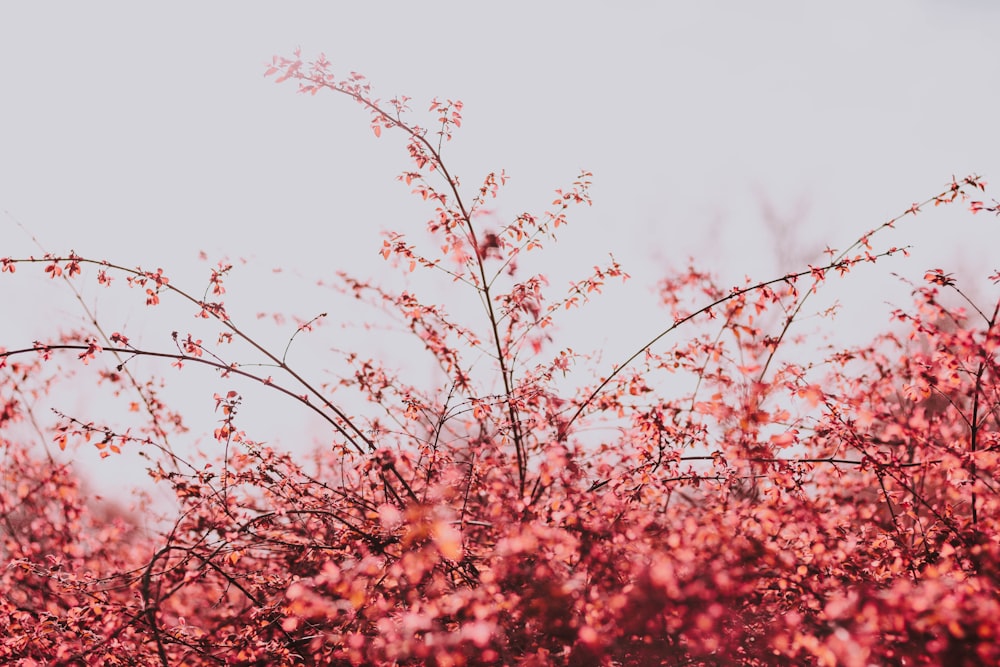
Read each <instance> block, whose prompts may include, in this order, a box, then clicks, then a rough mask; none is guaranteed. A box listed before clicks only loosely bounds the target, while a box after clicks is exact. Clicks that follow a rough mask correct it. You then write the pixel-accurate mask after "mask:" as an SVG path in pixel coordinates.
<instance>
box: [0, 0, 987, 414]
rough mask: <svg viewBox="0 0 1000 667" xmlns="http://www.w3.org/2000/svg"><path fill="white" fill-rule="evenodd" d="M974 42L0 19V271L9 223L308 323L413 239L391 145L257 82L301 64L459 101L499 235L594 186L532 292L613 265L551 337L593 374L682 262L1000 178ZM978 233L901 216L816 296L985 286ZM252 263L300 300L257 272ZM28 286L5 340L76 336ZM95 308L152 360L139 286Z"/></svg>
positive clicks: (360, 21)
mask: <svg viewBox="0 0 1000 667" xmlns="http://www.w3.org/2000/svg"><path fill="white" fill-rule="evenodd" d="M998 27H1000V5H997V4H996V3H993V2H989V1H978V2H977V1H974V0H964V1H961V2H945V1H944V0H938V1H934V0H915V1H910V2H903V1H898V0H897V1H893V2H877V3H873V2H859V1H853V0H852V1H849V2H839V3H823V4H816V3H802V2H794V1H783V2H756V3H745V2H712V3H690V2H686V3H680V2H655V3H654V2H641V3H640V2H628V3H599V2H546V3H538V2H532V3H528V2H505V3H490V4H487V3H470V2H418V3H417V2H410V3H394V2H389V3H380V4H378V5H372V4H371V3H362V2H355V3H340V2H338V3H317V2H311V3H310V2H303V3H267V4H265V3H260V2H249V3H244V2H239V3H237V2H215V3H191V2H174V3H163V4H158V5H155V6H150V5H148V4H145V3H125V2H119V3H109V2H97V3H86V4H82V3H70V2H55V3H4V4H3V5H0V85H2V88H0V90H2V98H0V99H2V106H0V109H2V112H0V256H23V255H26V254H38V250H37V248H36V247H35V246H34V245H33V244H32V242H31V239H30V238H29V237H28V236H27V235H26V234H25V233H24V232H23V231H22V230H21V229H20V228H19V227H18V225H17V224H16V221H19V222H20V223H21V224H23V225H24V227H26V228H27V229H28V230H29V231H30V232H31V233H32V234H34V235H35V236H36V237H37V239H38V241H39V242H40V243H42V244H43V245H44V246H45V247H46V248H47V249H49V250H51V251H52V252H58V253H64V252H67V251H69V250H70V249H73V250H75V251H76V252H77V253H78V254H81V255H86V256H93V257H98V258H107V259H109V260H113V261H117V262H121V263H124V264H127V265H136V264H142V265H144V266H145V267H147V268H155V267H157V266H162V267H163V268H164V270H165V272H166V273H167V274H168V275H171V276H174V279H175V281H179V282H185V281H186V283H185V284H186V285H187V286H189V287H191V289H192V290H194V291H200V289H199V288H200V287H201V286H202V285H203V280H204V276H205V274H206V266H205V265H204V264H203V263H200V262H198V261H197V260H196V258H197V255H198V253H199V251H202V250H203V251H205V252H206V253H207V254H208V255H209V256H210V257H211V258H213V260H214V259H217V258H219V257H222V256H223V255H226V256H229V257H231V258H240V257H242V258H246V259H248V260H251V263H250V264H249V265H248V266H247V267H245V268H241V269H240V271H241V272H242V273H240V277H239V278H234V281H235V282H234V284H235V285H236V287H234V289H233V290H232V291H231V293H230V294H229V295H228V296H229V298H230V311H231V312H233V311H234V309H235V311H236V312H237V313H244V314H245V315H246V317H245V319H246V320H247V321H250V322H252V321H253V317H252V315H253V314H254V313H256V312H258V311H274V310H286V311H291V312H292V313H293V314H298V315H303V316H306V317H309V316H311V315H314V314H316V313H318V312H321V311H324V310H330V309H331V308H332V307H333V306H332V305H331V302H330V299H331V298H332V297H331V295H330V294H329V293H328V292H309V291H308V290H307V289H306V286H307V285H308V284H309V283H310V282H311V281H315V280H317V279H323V278H324V277H329V276H330V275H331V273H332V271H333V270H336V269H341V268H343V269H347V270H350V271H352V272H355V273H357V274H359V275H362V276H374V277H379V276H383V275H385V274H386V272H387V271H388V268H387V266H386V265H385V263H384V262H382V261H381V259H380V258H379V256H378V254H377V253H378V250H379V248H380V247H381V240H380V236H379V234H380V232H381V231H382V230H385V229H397V230H401V231H406V230H410V231H411V232H413V233H417V230H418V229H420V227H421V226H422V224H423V220H424V218H425V216H426V209H425V208H423V207H422V205H421V204H420V202H419V201H417V200H416V199H415V198H413V197H412V196H411V195H409V194H408V193H407V189H406V188H405V187H403V186H402V185H400V184H399V183H396V182H395V181H394V177H395V175H396V174H397V173H398V172H399V171H401V170H402V169H403V168H404V167H406V166H407V165H406V159H405V149H404V142H403V140H402V138H401V137H400V136H395V135H393V134H391V133H385V134H383V136H382V138H381V139H378V140H377V139H375V137H374V136H373V135H372V133H371V132H370V131H369V129H368V127H367V116H366V115H365V114H364V113H363V111H362V110H361V109H360V108H358V107H356V105H354V104H353V103H351V102H350V101H349V100H347V99H343V98H337V97H336V96H333V95H319V96H317V97H315V98H312V97H305V96H301V95H297V94H296V93H295V90H294V84H289V83H286V84H283V85H275V84H274V83H273V82H272V81H271V80H270V79H264V78H263V72H264V69H265V68H266V66H267V64H268V62H269V61H270V59H271V56H272V55H275V54H279V55H288V54H290V53H291V52H292V50H293V49H294V48H295V47H297V46H298V47H301V48H302V51H303V54H304V56H306V57H311V56H314V55H316V54H318V53H320V52H324V53H325V54H326V55H327V57H328V58H329V59H330V60H331V61H332V62H333V63H334V67H335V69H336V70H337V71H339V72H341V73H347V72H349V71H351V70H356V71H358V72H361V73H363V74H365V75H366V76H367V77H368V78H369V79H370V80H371V82H372V83H373V85H374V87H375V91H376V94H377V95H379V96H381V97H383V98H385V99H388V98H390V97H393V96H395V95H398V94H404V95H408V96H410V97H412V98H413V100H414V105H413V106H414V108H415V109H416V110H417V111H418V112H422V111H423V110H424V109H425V108H426V106H425V105H426V103H427V101H429V100H430V99H431V98H433V97H441V98H452V99H461V100H462V101H463V102H464V103H465V109H464V116H465V122H464V125H463V127H462V128H461V130H460V132H459V133H458V134H457V136H456V139H455V140H454V141H453V142H452V143H451V145H450V146H448V148H447V152H446V153H445V157H446V159H449V160H450V161H451V166H452V169H453V171H454V172H457V173H458V174H459V175H460V176H462V178H463V183H465V184H466V185H468V186H469V187H470V188H471V187H474V184H475V183H476V182H477V181H478V180H479V179H480V178H481V177H482V176H483V175H485V174H486V173H488V172H489V171H494V170H499V169H501V168H503V169H505V170H506V171H507V173H508V174H509V175H510V176H511V181H510V184H509V187H508V188H507V189H506V191H505V192H504V194H503V195H502V197H501V199H500V200H499V201H498V202H497V204H496V209H497V215H498V216H499V218H498V219H503V220H507V219H510V218H511V217H512V216H513V215H516V214H517V213H519V212H521V211H524V210H527V211H533V212H541V211H543V210H544V208H545V206H546V205H547V204H548V202H549V201H550V199H551V192H552V190H553V189H554V188H557V187H562V186H564V185H567V184H568V183H570V182H571V181H572V180H573V179H574V178H575V176H576V174H577V173H578V172H579V171H580V170H581V169H588V170H590V171H592V172H593V173H594V182H595V184H594V188H593V197H594V200H595V203H594V206H593V207H592V208H590V209H587V210H585V211H578V212H576V213H575V215H574V216H573V217H571V226H570V227H569V228H568V229H567V230H566V231H565V232H563V233H562V234H561V236H560V239H561V243H560V244H559V246H558V248H557V249H556V250H555V251H554V252H553V254H552V255H551V256H550V257H551V259H550V262H551V263H550V265H549V266H550V273H551V274H552V280H553V285H554V286H555V287H554V288H553V290H552V291H553V294H558V293H559V292H560V289H558V288H559V287H560V286H563V285H565V284H566V281H567V280H569V279H572V278H579V277H581V276H582V274H584V273H585V272H586V271H587V270H588V269H589V268H590V267H591V266H592V265H593V264H595V263H600V262H603V261H604V259H605V258H606V256H607V252H609V251H612V252H614V254H615V256H616V258H617V259H618V260H619V261H620V262H622V264H623V265H624V267H625V269H626V270H628V271H630V273H632V275H633V280H632V281H631V282H630V283H629V285H628V287H627V288H626V289H621V290H617V291H614V292H613V294H612V295H610V298H609V299H608V300H607V302H606V303H605V305H603V306H601V308H605V309H606V310H599V311H596V315H591V316H590V317H591V319H588V320H586V321H585V322H583V323H581V322H579V321H577V322H576V323H575V324H572V323H571V325H569V326H567V328H566V335H567V336H568V337H569V338H568V340H571V341H572V344H573V345H574V346H576V347H578V346H580V345H584V346H586V345H589V346H590V347H599V348H603V349H604V350H605V357H606V362H607V364H608V365H610V364H612V363H614V362H615V361H620V360H621V359H622V358H623V356H627V354H628V353H629V352H631V351H633V350H634V349H636V348H637V347H638V346H640V345H642V344H643V343H645V342H646V341H647V340H648V339H649V338H651V337H652V336H653V335H655V334H656V333H657V332H658V331H659V330H660V329H662V328H663V326H662V325H663V323H664V322H663V318H662V317H661V314H660V313H658V312H656V311H655V309H654V305H655V302H654V300H653V297H652V293H651V288H652V287H653V286H654V285H655V282H656V280H657V278H658V277H659V276H660V275H661V273H662V269H663V268H664V267H666V266H670V265H677V264H679V263H682V262H685V261H686V258H687V256H689V255H694V256H695V257H696V262H697V264H698V265H699V266H701V267H703V268H706V269H710V270H713V271H716V272H718V273H719V274H720V275H721V276H722V277H723V282H725V283H729V284H735V283H736V282H738V281H740V280H741V279H742V277H743V276H744V275H746V274H749V275H752V276H753V277H755V278H759V279H766V278H770V277H775V276H777V275H779V274H780V272H781V271H782V270H791V269H795V268H800V267H801V266H802V264H803V263H804V262H808V261H818V258H817V257H816V256H815V255H812V254H811V253H812V252H814V251H815V250H817V249H819V248H822V247H823V246H825V245H830V246H834V247H838V248H842V247H844V246H846V245H847V244H849V243H850V242H851V241H853V240H854V239H855V238H857V236H858V235H859V234H860V233H861V232H863V231H865V230H866V229H869V228H871V227H875V226H877V225H878V224H880V223H881V222H883V221H884V220H886V219H888V218H890V217H892V216H894V215H896V214H897V213H899V212H901V211H902V210H904V209H905V208H907V207H908V206H909V205H910V204H911V203H912V202H914V201H917V200H920V199H923V198H925V197H927V196H929V195H933V194H935V193H936V192H938V191H939V190H941V189H942V187H943V186H944V184H945V183H946V182H947V181H948V180H949V179H950V177H951V175H952V174H954V175H956V176H959V177H961V176H964V175H966V174H968V173H973V172H974V173H979V174H982V175H984V176H985V177H986V180H987V181H988V182H992V181H997V185H998V186H1000V180H998V179H1000V131H998V129H997V125H996V124H997V121H996V119H997V118H1000V87H998V85H997V82H998V81H1000V40H998V39H997V38H996V34H997V28H998ZM998 191H1000V190H998V189H996V188H994V189H992V190H991V192H990V193H987V194H988V195H989V194H992V195H993V196H997V194H996V193H997V192H998ZM769 221H770V222H769ZM769 224H770V226H769ZM776 225H777V227H776ZM998 227H1000V221H998V220H997V219H996V218H994V217H990V216H984V215H980V216H976V217H972V216H971V215H969V214H968V213H967V212H965V211H964V210H963V209H961V208H958V207H955V208H950V209H947V210H936V211H931V212H928V213H927V214H926V215H923V216H921V217H919V218H915V219H911V220H908V221H907V222H906V224H905V225H903V226H901V227H900V229H899V230H898V231H896V232H895V234H894V235H893V236H887V237H885V238H884V242H885V244H886V245H903V244H907V243H913V244H915V245H916V248H915V249H914V252H913V257H911V258H910V259H909V260H890V261H889V262H886V263H885V264H884V265H880V266H879V267H877V268H873V269H872V270H871V271H868V272H865V273H863V274H861V275H859V276H856V277H852V278H851V279H848V280H846V281H844V282H843V283H839V284H837V283H836V282H834V283H831V285H830V286H828V287H827V289H828V290H831V292H830V296H831V298H834V297H835V298H838V299H840V300H841V301H842V302H844V304H845V313H844V315H842V318H843V319H842V320H841V321H840V322H839V324H838V325H837V326H838V327H842V328H843V330H844V331H847V330H848V329H851V330H853V329H855V328H857V327H864V326H867V325H869V324H871V323H873V322H874V323H875V325H876V326H878V325H880V324H881V323H882V322H885V321H886V315H887V313H888V307H887V306H884V305H883V302H884V301H887V300H889V301H892V302H893V303H896V304H897V305H907V303H908V302H907V296H906V295H907V292H908V289H907V288H905V287H902V286H901V285H900V283H898V281H896V280H895V279H892V278H891V277H889V274H890V272H893V271H895V272H898V273H900V274H903V275H905V276H908V277H910V278H913V279H919V277H920V276H921V275H922V274H923V272H924V271H925V270H926V269H928V268H935V267H941V268H943V269H945V270H949V271H956V272H957V273H958V274H959V275H960V276H962V277H963V278H967V279H968V280H969V281H970V282H969V283H967V285H968V286H969V289H970V291H972V292H977V291H978V292H982V293H985V294H991V292H990V291H989V289H990V286H989V284H988V282H987V281H986V280H985V276H986V275H988V274H989V273H990V272H992V270H994V269H996V268H1000V267H998V266H997V264H1000V262H998V261H997V257H998V253H997V250H996V248H998V247H1000V245H998V242H1000V233H998ZM776 228H779V229H780V230H781V231H780V232H778V233H777V234H776V233H775V232H774V231H773V230H774V229H776ZM768 229H771V230H772V231H770V232H769V231H768ZM776 236H777V239H776ZM275 267H282V268H284V269H285V270H286V271H289V272H291V273H293V274H297V275H299V276H301V278H298V280H299V281H300V282H298V283H275V282H271V281H272V274H271V273H270V270H271V269H272V268H275ZM29 273H31V271H30V269H28V267H24V268H22V270H21V271H19V272H18V274H17V278H16V279H11V278H10V277H9V276H5V277H4V278H3V280H2V282H0V307H2V308H3V311H4V314H3V315H2V316H0V346H5V347H8V348H10V347H14V346H15V345H18V344H23V343H24V342H30V341H31V340H32V339H33V338H37V337H40V336H43V335H45V334H46V332H47V331H49V332H51V329H52V327H53V326H55V325H56V323H66V322H68V323H70V324H73V323H74V322H75V321H79V318H80V313H79V312H78V311H77V310H75V306H74V305H73V304H72V302H71V301H67V300H65V298H63V300H62V301H59V300H58V299H59V297H58V296H57V295H56V294H55V292H57V291H58V290H54V289H52V288H51V286H45V285H42V282H43V281H42V280H41V279H37V280H36V279H32V278H31V277H30V276H29V275H26V274H29ZM274 280H278V279H277V278H274ZM240 281H243V282H242V283H241V282H240ZM240 285H242V291H240V289H238V288H239V286H240ZM289 285H291V286H289ZM63 297H65V295H63ZM88 298H91V297H90V296H88ZM92 298H93V299H94V301H93V302H92V303H93V304H94V305H96V306H98V307H99V308H100V309H102V310H101V312H104V313H108V314H109V315H108V316H109V317H111V318H117V319H116V320H115V319H113V321H112V324H111V328H112V329H115V328H118V327H119V325H121V326H124V325H126V324H129V325H130V326H139V327H140V329H141V330H142V331H145V333H146V335H148V336H149V338H148V339H147V342H149V344H150V346H154V345H160V341H161V339H162V337H163V335H164V334H163V332H164V331H169V330H170V329H169V326H170V325H169V324H167V325H165V326H166V327H167V328H166V329H163V328H160V329H156V328H150V327H151V326H152V325H150V324H143V322H145V319H144V318H146V317H147V316H146V313H145V310H144V309H143V308H141V307H138V306H136V305H135V297H134V295H133V296H132V298H131V300H130V301H127V303H128V304H130V305H127V306H120V305H119V304H118V303H117V302H115V301H114V300H115V299H116V298H119V297H116V296H115V295H114V294H112V293H111V292H103V293H101V295H100V296H93V297H92ZM992 298H994V299H995V295H994V296H993V297H992ZM50 299H52V300H51V301H50ZM317 300H318V301H319V302H317ZM123 303H125V302H123ZM50 304H52V306H51V307H50ZM116 308H117V309H118V310H116ZM852 308H853V310H852ZM240 309H242V310H240ZM74 318H76V320H74ZM581 324H582V326H581ZM143 326H145V327H146V328H145V329H142V327H143ZM181 326H183V323H181V324H180V325H176V324H175V325H174V328H179V327H181ZM262 335H265V336H266V335H268V334H262ZM275 340H277V339H275ZM168 342H169V341H168V340H166V339H163V344H164V345H166V344H167V343H168ZM355 342H365V341H364V340H363V339H357V340H355V339H350V338H347V339H345V340H342V341H341V342H340V343H339V345H340V346H341V347H349V346H350V345H352V344H354V343H355ZM316 363H318V364H319V365H320V366H322V363H323V361H322V359H319V360H317V362H316ZM62 398H63V400H64V405H65V402H67V401H68V402H72V401H73V400H76V401H79V399H78V397H77V398H75V399H72V400H70V399H67V397H66V396H65V395H63V397H62ZM199 405H201V406H204V408H205V409H206V410H207V409H208V408H210V407H211V406H210V401H207V402H206V401H205V400H202V401H201V403H199ZM285 407H288V409H289V410H292V411H294V410H295V409H296V408H295V406H285ZM272 421H273V422H274V424H275V425H278V426H281V427H282V428H284V427H285V426H287V417H281V418H275V419H273V420H272Z"/></svg>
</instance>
